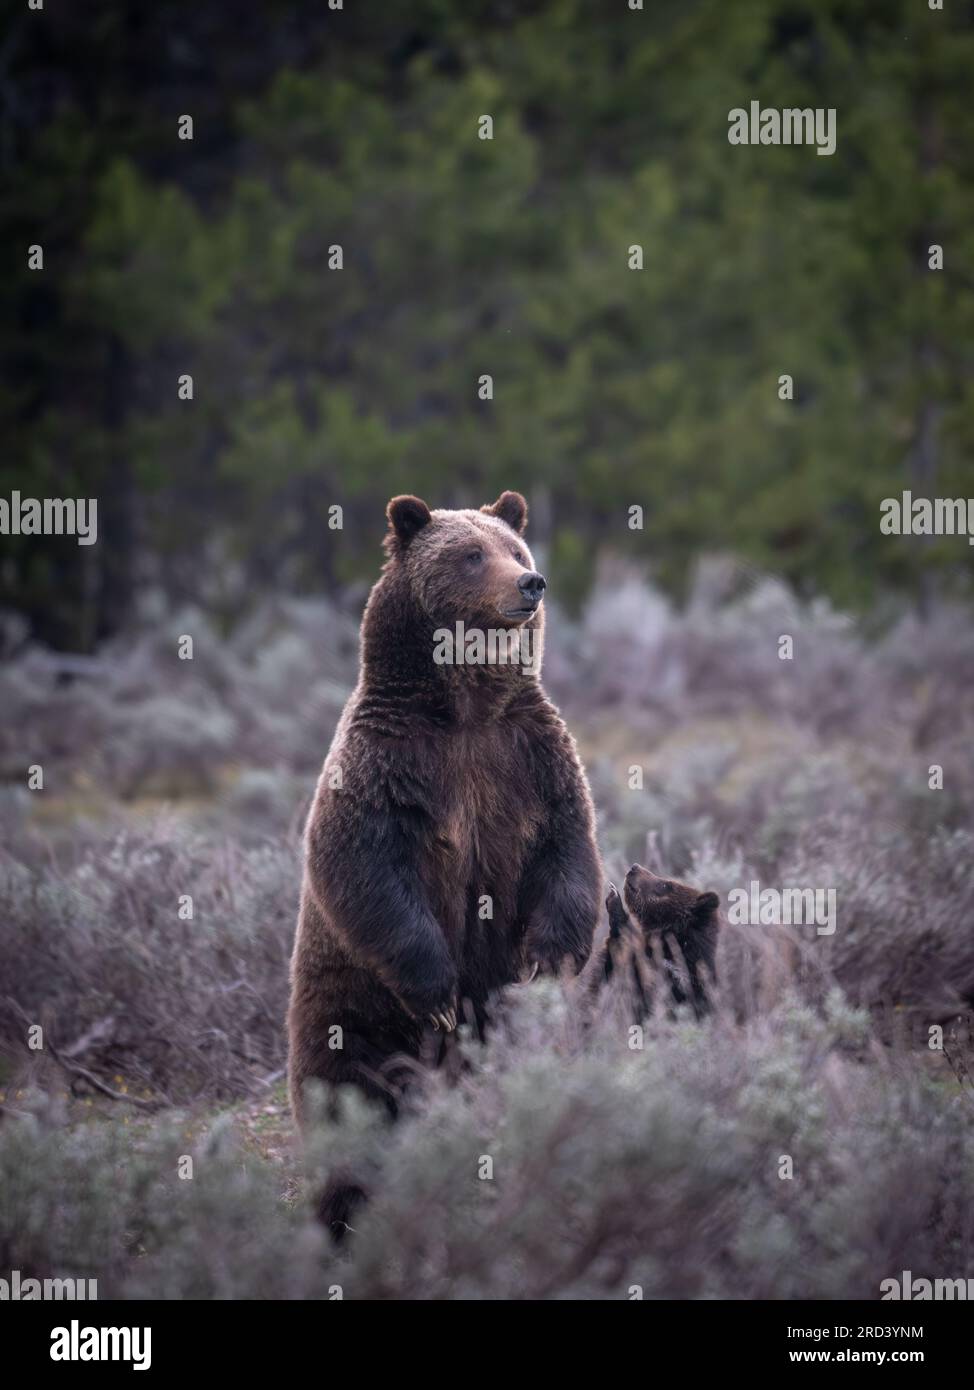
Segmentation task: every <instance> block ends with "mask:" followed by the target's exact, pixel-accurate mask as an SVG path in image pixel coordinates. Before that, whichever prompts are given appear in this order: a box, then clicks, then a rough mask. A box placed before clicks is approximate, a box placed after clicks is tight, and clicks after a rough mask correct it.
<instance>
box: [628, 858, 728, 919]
mask: <svg viewBox="0 0 974 1390" xmlns="http://www.w3.org/2000/svg"><path fill="white" fill-rule="evenodd" d="M623 896H624V898H625V901H626V907H627V908H628V909H629V911H630V913H631V914H632V917H633V918H634V919H635V920H636V921H637V922H639V924H640V925H641V927H642V928H643V930H644V931H645V932H647V933H648V932H667V931H674V932H677V933H679V934H680V935H683V934H684V933H685V932H687V931H689V930H692V929H693V928H698V927H708V926H710V925H711V924H714V923H715V922H716V918H717V912H718V910H719V908H720V899H719V898H718V896H717V894H716V893H701V892H700V890H699V889H698V888H691V887H690V886H689V884H687V883H680V882H679V880H677V879H675V878H661V877H660V876H659V874H654V873H653V872H652V870H651V869H647V868H644V867H643V865H642V864H633V865H632V867H631V868H630V870H629V872H628V873H627V874H626V881H625V886H624V888H623Z"/></svg>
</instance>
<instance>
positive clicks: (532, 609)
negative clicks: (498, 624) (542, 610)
mask: <svg viewBox="0 0 974 1390" xmlns="http://www.w3.org/2000/svg"><path fill="white" fill-rule="evenodd" d="M539 606H540V605H539V604H537V603H526V604H522V606H521V607H520V608H502V609H501V614H502V616H503V617H505V618H530V616H531V614H532V613H537V611H538V608H539Z"/></svg>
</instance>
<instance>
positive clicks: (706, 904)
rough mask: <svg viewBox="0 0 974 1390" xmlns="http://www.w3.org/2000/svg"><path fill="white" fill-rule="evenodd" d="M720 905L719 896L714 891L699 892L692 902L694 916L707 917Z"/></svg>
mask: <svg viewBox="0 0 974 1390" xmlns="http://www.w3.org/2000/svg"><path fill="white" fill-rule="evenodd" d="M718 907H720V898H718V896H717V894H716V893H701V894H700V896H699V897H698V898H697V901H696V902H695V903H694V904H693V913H694V916H695V917H709V916H710V914H711V913H712V912H716V911H717V909H718Z"/></svg>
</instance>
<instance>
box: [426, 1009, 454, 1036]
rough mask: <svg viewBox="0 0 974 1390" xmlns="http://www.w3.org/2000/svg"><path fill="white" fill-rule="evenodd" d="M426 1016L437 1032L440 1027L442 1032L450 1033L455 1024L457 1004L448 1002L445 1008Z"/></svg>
mask: <svg viewBox="0 0 974 1390" xmlns="http://www.w3.org/2000/svg"><path fill="white" fill-rule="evenodd" d="M426 1017H427V1018H428V1019H429V1021H430V1023H432V1025H433V1027H434V1028H435V1029H436V1030H437V1032H439V1030H440V1029H441V1028H442V1029H443V1031H444V1033H452V1032H454V1031H455V1029H456V1026H457V1006H456V1004H455V1003H453V1004H450V1005H449V1006H448V1007H447V1008H446V1009H443V1010H442V1011H440V1012H438V1013H431V1014H427V1015H426Z"/></svg>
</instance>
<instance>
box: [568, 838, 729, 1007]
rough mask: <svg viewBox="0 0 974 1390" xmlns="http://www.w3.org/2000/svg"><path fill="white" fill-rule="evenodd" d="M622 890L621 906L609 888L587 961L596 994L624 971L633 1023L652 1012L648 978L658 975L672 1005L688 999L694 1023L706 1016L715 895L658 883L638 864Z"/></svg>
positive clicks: (712, 980)
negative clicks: (602, 928)
mask: <svg viewBox="0 0 974 1390" xmlns="http://www.w3.org/2000/svg"><path fill="white" fill-rule="evenodd" d="M622 891H623V896H624V898H625V902H624V903H623V899H622V898H620V896H619V893H618V891H617V889H616V886H615V884H614V883H610V884H609V893H608V896H607V898H606V900H605V906H606V910H607V912H608V914H609V935H608V936H607V937H606V939H605V941H604V943H603V945H602V948H601V950H600V951H599V953H598V955H597V956H596V957H595V958H593V961H592V969H591V977H590V978H591V984H592V987H593V988H594V989H598V988H600V986H601V985H602V984H603V983H604V982H605V981H606V980H609V979H611V978H612V977H613V976H614V975H617V974H619V973H620V972H627V973H626V985H627V986H628V988H629V991H630V995H631V999H632V1004H633V1013H634V1017H636V1018H637V1020H639V1019H642V1018H644V1017H645V1016H646V1014H647V1013H648V1012H649V1010H650V1008H651V1007H652V984H653V978H654V975H655V973H656V972H657V971H659V972H661V973H662V975H663V979H664V981H665V983H666V984H667V986H668V987H669V996H670V998H671V999H672V1001H673V1002H674V1003H675V1004H684V1003H686V1002H687V999H688V998H689V1001H690V1003H691V1005H692V1007H693V1011H694V1013H695V1014H696V1016H697V1017H698V1018H700V1017H701V1016H702V1015H703V1014H705V1013H707V1012H709V1009H710V1000H709V998H708V986H710V985H712V984H713V983H715V981H716V978H717V975H716V958H717V936H718V932H719V930H720V919H719V916H718V912H719V908H720V899H719V898H718V896H717V894H716V893H701V892H700V890H699V889H698V888H691V887H690V885H689V884H687V883H680V882H678V881H677V880H676V879H673V878H661V877H660V875H659V874H654V873H653V872H652V870H651V869H647V868H645V867H644V866H643V865H642V864H633V865H632V867H631V868H630V869H629V872H628V873H627V874H626V878H625V883H624V884H623V890H622ZM627 909H628V912H627ZM630 914H631V918H630Z"/></svg>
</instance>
